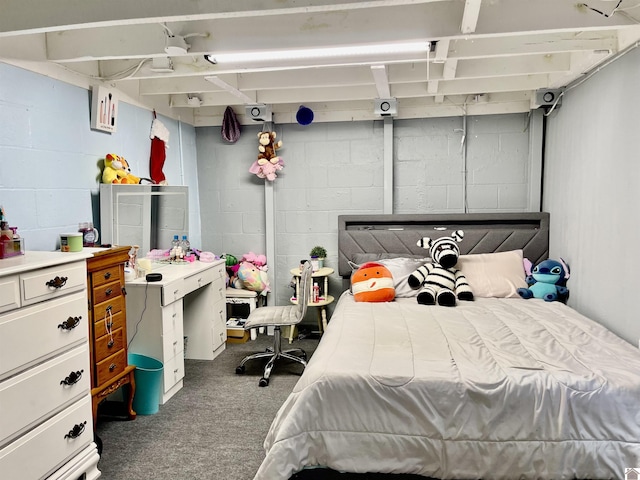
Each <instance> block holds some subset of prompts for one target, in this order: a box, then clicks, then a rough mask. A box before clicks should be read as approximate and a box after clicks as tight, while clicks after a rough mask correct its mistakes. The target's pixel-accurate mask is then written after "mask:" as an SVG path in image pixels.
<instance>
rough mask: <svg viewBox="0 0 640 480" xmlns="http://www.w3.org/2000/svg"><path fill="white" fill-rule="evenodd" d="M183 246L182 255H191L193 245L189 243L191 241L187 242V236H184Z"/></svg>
mask: <svg viewBox="0 0 640 480" xmlns="http://www.w3.org/2000/svg"><path fill="white" fill-rule="evenodd" d="M181 246H182V253H184V255H185V257H186V256H187V255H189V254H190V253H191V244H190V243H189V240H187V236H186V235H183V236H182V242H181Z"/></svg>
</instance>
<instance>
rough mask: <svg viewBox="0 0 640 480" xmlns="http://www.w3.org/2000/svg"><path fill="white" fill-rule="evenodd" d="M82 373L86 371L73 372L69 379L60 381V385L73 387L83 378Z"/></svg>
mask: <svg viewBox="0 0 640 480" xmlns="http://www.w3.org/2000/svg"><path fill="white" fill-rule="evenodd" d="M82 372H84V370H78V371H76V372H71V373H70V374H69V376H68V377H67V378H65V379H64V380H60V385H73V384H74V383H78V382H79V381H80V379H81V378H82Z"/></svg>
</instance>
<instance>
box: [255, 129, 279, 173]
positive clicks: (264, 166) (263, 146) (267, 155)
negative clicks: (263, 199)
mask: <svg viewBox="0 0 640 480" xmlns="http://www.w3.org/2000/svg"><path fill="white" fill-rule="evenodd" d="M258 143H259V145H258V152H259V154H258V159H257V160H256V161H255V162H253V164H252V165H251V167H250V168H249V171H250V172H251V173H255V174H256V175H257V176H258V177H259V178H266V179H267V180H269V181H272V182H273V181H274V180H275V179H276V177H277V175H276V172H277V171H279V170H282V167H283V166H284V161H283V160H282V158H281V157H279V156H278V155H277V153H276V150H278V149H279V148H280V147H282V140H278V141H276V132H259V133H258Z"/></svg>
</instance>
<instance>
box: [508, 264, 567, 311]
mask: <svg viewBox="0 0 640 480" xmlns="http://www.w3.org/2000/svg"><path fill="white" fill-rule="evenodd" d="M527 262H528V264H527ZM531 265H532V264H531V262H530V261H529V260H526V259H525V270H526V271H527V273H528V275H527V279H526V280H527V285H529V288H519V289H518V295H520V296H521V297H522V298H525V299H527V298H542V299H544V300H545V301H546V302H553V301H559V302H562V303H566V302H567V300H568V299H569V289H568V288H567V286H566V285H567V280H568V279H569V276H570V272H569V265H568V264H567V263H566V262H565V261H564V260H563V259H562V258H561V259H560V261H559V262H558V261H557V260H543V261H542V262H540V263H539V264H538V265H536V266H535V267H533V269H532V270H531Z"/></svg>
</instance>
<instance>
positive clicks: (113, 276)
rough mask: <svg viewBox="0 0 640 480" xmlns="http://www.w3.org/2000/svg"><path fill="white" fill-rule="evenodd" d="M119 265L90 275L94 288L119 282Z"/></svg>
mask: <svg viewBox="0 0 640 480" xmlns="http://www.w3.org/2000/svg"><path fill="white" fill-rule="evenodd" d="M120 268H121V266H120V265H114V266H111V267H109V268H105V269H104V270H99V271H97V272H93V273H92V274H91V283H92V285H93V286H94V287H99V286H100V285H104V284H105V283H109V282H113V281H114V280H120Z"/></svg>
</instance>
